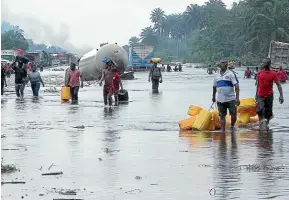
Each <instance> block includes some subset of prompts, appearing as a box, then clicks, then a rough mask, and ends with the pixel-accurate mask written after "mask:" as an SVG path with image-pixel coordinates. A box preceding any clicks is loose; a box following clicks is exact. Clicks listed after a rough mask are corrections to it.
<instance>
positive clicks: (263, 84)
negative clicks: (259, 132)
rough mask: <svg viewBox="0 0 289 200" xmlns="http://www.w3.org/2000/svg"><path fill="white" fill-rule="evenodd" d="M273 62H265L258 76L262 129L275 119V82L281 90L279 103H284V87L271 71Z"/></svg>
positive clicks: (259, 112)
mask: <svg viewBox="0 0 289 200" xmlns="http://www.w3.org/2000/svg"><path fill="white" fill-rule="evenodd" d="M270 66H271V60H266V61H265V62H264V65H263V68H262V70H261V71H259V72H258V75H257V80H256V84H257V96H256V100H257V114H258V116H259V121H260V129H264V128H266V127H267V126H268V124H269V121H270V119H271V118H272V117H273V100H274V93H273V83H274V82H275V83H276V85H277V87H278V90H279V94H280V97H279V102H280V104H282V103H283V102H284V99H283V92H282V87H281V84H280V82H279V79H278V76H277V74H276V72H274V71H272V70H271V69H270Z"/></svg>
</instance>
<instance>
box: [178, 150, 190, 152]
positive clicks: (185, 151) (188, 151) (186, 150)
mask: <svg viewBox="0 0 289 200" xmlns="http://www.w3.org/2000/svg"><path fill="white" fill-rule="evenodd" d="M179 152H189V151H188V150H185V151H179Z"/></svg>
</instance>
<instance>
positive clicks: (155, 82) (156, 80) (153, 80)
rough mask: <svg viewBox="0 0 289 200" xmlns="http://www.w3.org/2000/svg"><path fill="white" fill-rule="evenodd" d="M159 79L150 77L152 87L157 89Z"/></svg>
mask: <svg viewBox="0 0 289 200" xmlns="http://www.w3.org/2000/svg"><path fill="white" fill-rule="evenodd" d="M159 84H160V80H159V79H152V89H153V90H156V91H157V90H158V89H159Z"/></svg>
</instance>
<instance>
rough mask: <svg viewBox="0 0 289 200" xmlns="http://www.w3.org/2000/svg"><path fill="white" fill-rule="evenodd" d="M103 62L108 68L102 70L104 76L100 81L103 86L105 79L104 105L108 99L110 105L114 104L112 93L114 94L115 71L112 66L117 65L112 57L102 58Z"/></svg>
mask: <svg viewBox="0 0 289 200" xmlns="http://www.w3.org/2000/svg"><path fill="white" fill-rule="evenodd" d="M102 62H103V63H105V64H106V69H104V70H103V71H102V76H101V79H100V82H99V85H100V86H102V82H103V81H104V86H103V100H104V105H105V106H106V105H107V100H108V104H109V106H112V95H113V84H112V83H113V75H114V72H112V67H113V66H114V65H115V64H114V62H113V61H112V60H111V59H110V58H107V57H105V58H104V59H103V60H102Z"/></svg>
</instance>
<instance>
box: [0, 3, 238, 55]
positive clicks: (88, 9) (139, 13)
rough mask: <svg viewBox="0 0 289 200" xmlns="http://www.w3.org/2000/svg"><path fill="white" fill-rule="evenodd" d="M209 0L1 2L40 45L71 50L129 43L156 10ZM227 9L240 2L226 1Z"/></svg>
mask: <svg viewBox="0 0 289 200" xmlns="http://www.w3.org/2000/svg"><path fill="white" fill-rule="evenodd" d="M205 1H206V0H178V1H177V0H175V1H173V0H171V1H167V0H142V1H140V0H46V1H45V0H25V1H24V0H1V5H2V8H1V11H2V12H1V18H2V20H7V21H9V22H11V23H12V24H18V25H19V26H20V27H21V28H23V29H24V31H25V32H26V34H27V37H30V38H32V39H34V40H35V41H37V42H43V43H46V44H52V45H60V46H64V47H66V48H68V49H70V50H73V49H74V47H76V48H78V49H83V48H96V47H98V46H99V44H100V43H102V42H109V43H114V42H117V43H118V44H120V45H124V44H127V42H128V39H129V38H130V37H131V36H138V35H139V34H140V32H141V29H142V28H144V27H146V26H149V25H151V22H150V20H149V16H150V12H151V11H152V9H154V8H156V7H160V8H162V9H163V10H164V11H165V12H166V14H170V13H179V12H183V11H185V9H186V7H187V5H190V4H195V3H196V4H203V3H204V2H205ZM223 1H224V2H225V3H226V4H227V6H228V7H231V5H232V3H233V2H234V1H235V2H237V1H239V0H223Z"/></svg>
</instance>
